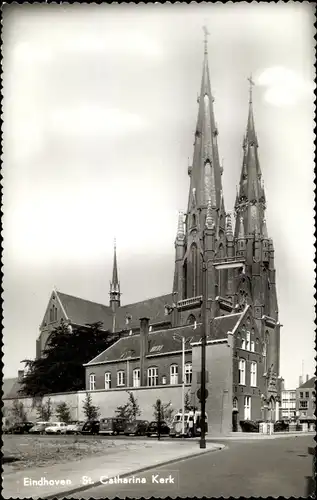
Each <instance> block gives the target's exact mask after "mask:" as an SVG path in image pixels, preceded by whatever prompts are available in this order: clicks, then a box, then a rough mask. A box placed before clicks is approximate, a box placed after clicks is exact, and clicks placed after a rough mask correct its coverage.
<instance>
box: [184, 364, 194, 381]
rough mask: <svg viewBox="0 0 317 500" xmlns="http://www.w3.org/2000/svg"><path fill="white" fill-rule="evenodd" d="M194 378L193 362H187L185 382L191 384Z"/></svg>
mask: <svg viewBox="0 0 317 500" xmlns="http://www.w3.org/2000/svg"><path fill="white" fill-rule="evenodd" d="M192 378H193V367H192V364H191V363H186V364H185V384H191V383H192Z"/></svg>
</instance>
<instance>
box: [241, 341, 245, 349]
mask: <svg viewBox="0 0 317 500" xmlns="http://www.w3.org/2000/svg"><path fill="white" fill-rule="evenodd" d="M241 349H245V339H242V340H241Z"/></svg>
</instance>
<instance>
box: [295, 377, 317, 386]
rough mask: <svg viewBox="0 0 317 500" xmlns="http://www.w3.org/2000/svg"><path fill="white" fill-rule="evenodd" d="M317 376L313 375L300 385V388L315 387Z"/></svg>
mask: <svg viewBox="0 0 317 500" xmlns="http://www.w3.org/2000/svg"><path fill="white" fill-rule="evenodd" d="M315 381H316V377H312V378H310V379H309V380H307V382H304V384H302V385H300V386H299V389H313V388H314V387H315Z"/></svg>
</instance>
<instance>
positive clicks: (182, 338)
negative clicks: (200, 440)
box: [173, 334, 186, 436]
mask: <svg viewBox="0 0 317 500" xmlns="http://www.w3.org/2000/svg"><path fill="white" fill-rule="evenodd" d="M173 339H175V340H181V342H182V436H184V435H185V422H184V413H185V342H186V339H185V337H183V336H181V335H177V334H175V335H173Z"/></svg>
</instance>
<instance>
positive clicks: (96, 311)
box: [56, 292, 112, 330]
mask: <svg viewBox="0 0 317 500" xmlns="http://www.w3.org/2000/svg"><path fill="white" fill-rule="evenodd" d="M56 294H57V295H58V297H59V299H60V301H61V303H62V305H63V307H64V309H65V312H66V314H67V316H68V318H69V319H70V320H71V322H72V323H75V324H77V325H86V324H91V323H96V322H98V321H101V322H102V324H103V328H104V329H105V330H108V329H109V328H111V326H112V311H111V308H110V307H109V306H105V305H103V304H98V303H97V302H91V301H90V300H85V299H81V298H79V297H74V296H73V295H67V294H66V293H62V292H56Z"/></svg>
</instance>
